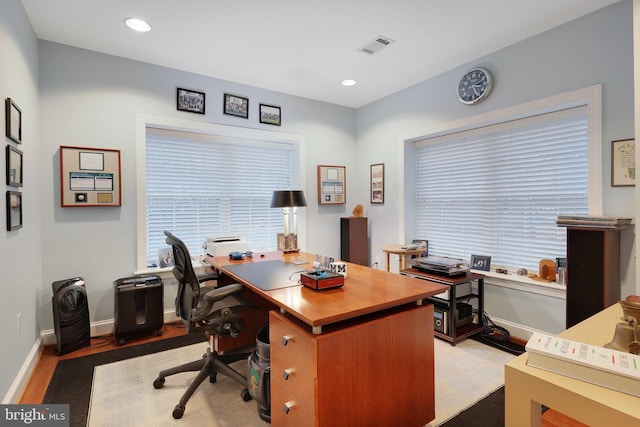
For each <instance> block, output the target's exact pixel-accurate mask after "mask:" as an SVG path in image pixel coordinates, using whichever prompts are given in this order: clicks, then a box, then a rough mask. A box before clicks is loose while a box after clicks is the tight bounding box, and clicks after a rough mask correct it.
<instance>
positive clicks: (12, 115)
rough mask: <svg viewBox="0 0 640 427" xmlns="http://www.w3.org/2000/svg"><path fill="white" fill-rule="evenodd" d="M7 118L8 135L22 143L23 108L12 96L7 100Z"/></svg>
mask: <svg viewBox="0 0 640 427" xmlns="http://www.w3.org/2000/svg"><path fill="white" fill-rule="evenodd" d="M5 118H6V120H5V123H6V125H5V129H6V133H7V137H9V138H11V139H12V140H13V141H15V142H17V143H18V144H22V110H21V109H20V108H19V107H18V105H17V104H16V103H15V102H14V101H13V100H12V99H11V98H7V99H6V100H5Z"/></svg>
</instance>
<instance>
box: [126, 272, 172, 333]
mask: <svg viewBox="0 0 640 427" xmlns="http://www.w3.org/2000/svg"><path fill="white" fill-rule="evenodd" d="M113 284H114V288H115V298H114V335H115V337H116V341H117V343H118V344H120V345H122V344H124V343H125V341H126V340H127V339H130V338H132V337H137V336H141V335H144V334H149V333H151V332H154V333H155V334H156V335H161V334H162V325H163V321H164V313H163V310H164V303H163V289H162V279H160V276H157V275H146V276H134V277H125V278H122V279H118V280H116V281H114V282H113Z"/></svg>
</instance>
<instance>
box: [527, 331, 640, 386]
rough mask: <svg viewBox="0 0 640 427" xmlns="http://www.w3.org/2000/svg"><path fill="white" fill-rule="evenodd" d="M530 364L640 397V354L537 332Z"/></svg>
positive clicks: (531, 343)
mask: <svg viewBox="0 0 640 427" xmlns="http://www.w3.org/2000/svg"><path fill="white" fill-rule="evenodd" d="M525 349H526V351H527V352H528V358H529V359H528V361H527V364H528V365H529V366H532V367H535V368H540V369H544V370H546V371H550V372H554V373H556V374H560V375H564V376H567V377H571V378H574V379H577V380H581V381H586V382H589V383H591V384H596V385H599V386H602V387H606V388H610V389H612V390H617V391H620V392H623V393H627V394H631V395H633V396H638V397H640V355H635V354H631V353H625V352H622V351H618V350H614V349H609V348H605V347H598V346H595V345H591V344H585V343H581V342H578V341H572V340H568V339H564V338H560V337H557V336H554V335H547V334H543V333H540V332H535V333H534V334H533V335H532V336H531V338H530V339H529V341H528V342H527V345H526V347H525Z"/></svg>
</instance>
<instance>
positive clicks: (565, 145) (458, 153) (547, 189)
mask: <svg viewBox="0 0 640 427" xmlns="http://www.w3.org/2000/svg"><path fill="white" fill-rule="evenodd" d="M415 154H416V158H415V168H416V176H415V179H416V201H415V203H416V214H415V215H416V217H415V221H416V224H415V229H416V232H417V234H416V236H420V238H425V239H428V240H429V252H430V253H433V254H436V255H444V256H453V257H459V258H463V259H469V257H470V255H472V254H476V255H489V256H491V257H492V266H495V265H499V266H504V267H510V268H515V269H517V268H521V267H523V268H527V269H530V270H533V271H537V270H538V263H539V261H540V260H541V259H545V258H547V259H554V258H555V257H564V256H565V255H566V230H565V229H564V228H560V227H557V226H556V223H555V220H556V218H557V216H558V215H586V214H587V213H588V210H589V138H588V114H587V108H586V107H584V106H583V107H575V108H569V109H565V110H562V111H557V112H553V113H546V114H543V115H537V116H533V117H528V118H522V119H518V120H514V121H509V122H505V123H499V124H494V125H491V126H485V127H482V128H478V129H471V130H467V131H464V132H458V133H453V134H448V135H443V136H438V137H435V138H430V139H426V140H425V139H423V140H421V141H417V142H416V143H415Z"/></svg>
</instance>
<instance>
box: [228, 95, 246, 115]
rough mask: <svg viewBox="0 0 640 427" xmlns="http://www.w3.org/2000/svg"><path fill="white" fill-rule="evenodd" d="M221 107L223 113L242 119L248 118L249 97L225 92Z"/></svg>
mask: <svg viewBox="0 0 640 427" xmlns="http://www.w3.org/2000/svg"><path fill="white" fill-rule="evenodd" d="M222 107H223V110H222V111H223V113H224V114H227V115H229V116H236V117H241V118H243V119H248V118H249V98H245V97H242V96H238V95H232V94H230V93H225V94H224V98H223V105H222Z"/></svg>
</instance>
